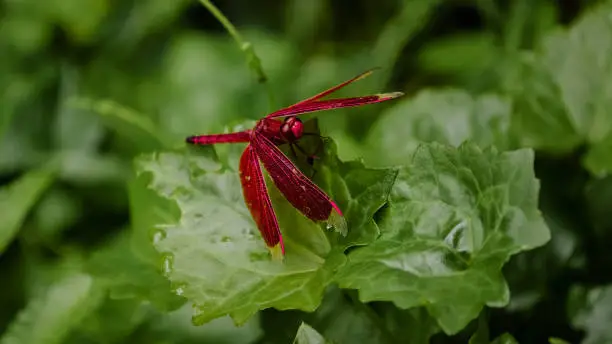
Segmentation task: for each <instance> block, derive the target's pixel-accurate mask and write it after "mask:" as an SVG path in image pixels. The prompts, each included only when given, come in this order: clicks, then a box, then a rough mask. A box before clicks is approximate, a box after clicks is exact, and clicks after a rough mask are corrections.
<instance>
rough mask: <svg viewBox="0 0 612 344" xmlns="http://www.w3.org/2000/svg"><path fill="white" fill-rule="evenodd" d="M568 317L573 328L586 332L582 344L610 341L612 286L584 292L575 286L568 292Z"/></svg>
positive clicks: (611, 332) (584, 290) (611, 336)
mask: <svg viewBox="0 0 612 344" xmlns="http://www.w3.org/2000/svg"><path fill="white" fill-rule="evenodd" d="M568 316H569V317H570V319H571V323H572V325H573V326H574V327H575V328H578V329H582V330H584V331H586V337H585V338H584V340H583V341H582V343H584V344H595V343H608V342H610V341H612V331H610V330H609V324H610V323H611V322H612V285H606V286H603V287H598V288H593V289H590V290H586V289H584V288H583V287H580V286H576V287H573V288H572V289H571V290H570V296H569V298H568Z"/></svg>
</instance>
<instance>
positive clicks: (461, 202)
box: [337, 143, 550, 334]
mask: <svg viewBox="0 0 612 344" xmlns="http://www.w3.org/2000/svg"><path fill="white" fill-rule="evenodd" d="M538 190H539V183H538V181H537V180H536V179H535V176H534V172H533V152H532V151H531V150H528V149H523V150H517V151H512V152H507V153H499V152H498V151H497V150H496V149H495V148H489V149H485V150H482V149H480V148H478V147H477V146H475V145H474V144H471V143H466V144H463V145H461V146H460V147H459V148H453V147H449V146H444V145H440V144H423V145H422V146H420V148H419V149H417V151H416V152H415V154H414V156H413V157H412V159H411V161H409V163H408V164H407V165H406V167H405V168H404V169H403V170H402V171H400V174H399V176H398V179H397V181H396V183H395V186H394V188H393V191H392V196H391V200H390V206H389V207H388V208H387V209H386V210H385V212H384V213H383V214H382V216H381V217H382V219H381V221H380V222H379V226H380V230H381V232H382V235H381V237H380V238H379V239H378V240H377V241H375V242H374V243H372V244H371V245H369V246H366V247H362V248H357V249H354V250H353V251H351V253H350V254H349V256H348V258H349V261H348V263H347V264H346V265H345V266H343V268H342V270H341V271H340V272H339V274H338V276H337V280H338V282H339V284H340V286H341V287H342V288H352V289H357V290H359V295H360V299H361V300H362V301H364V302H366V301H375V300H379V301H392V302H394V303H395V304H396V305H397V306H398V307H400V308H412V307H417V306H425V307H426V308H427V310H428V311H429V313H430V314H431V315H432V316H433V317H434V318H436V319H437V321H438V323H439V325H440V326H441V327H442V329H443V330H444V331H445V332H446V333H448V334H453V333H457V332H458V331H459V330H461V329H462V328H463V327H465V326H466V324H468V323H469V322H470V321H471V320H472V319H474V318H475V317H476V316H477V315H478V313H479V312H480V311H481V309H482V307H483V306H484V305H489V306H493V307H501V306H504V305H506V304H507V303H508V298H509V295H508V288H507V285H506V282H505V280H504V278H503V275H502V273H501V268H502V266H503V265H504V263H505V262H506V261H507V260H508V259H509V258H510V256H511V255H513V254H516V253H518V252H520V251H523V250H529V249H532V248H534V247H538V246H541V245H543V244H544V243H546V242H547V241H548V240H549V238H550V233H549V230H548V227H547V226H546V224H545V222H544V220H543V219H542V216H541V214H540V212H539V211H538V208H537V204H538V203H537V202H538Z"/></svg>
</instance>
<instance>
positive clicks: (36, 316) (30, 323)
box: [0, 274, 103, 344]
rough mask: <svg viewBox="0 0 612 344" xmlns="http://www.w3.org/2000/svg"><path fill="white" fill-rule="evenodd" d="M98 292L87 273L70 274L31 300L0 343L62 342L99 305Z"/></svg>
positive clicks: (51, 343)
mask: <svg viewBox="0 0 612 344" xmlns="http://www.w3.org/2000/svg"><path fill="white" fill-rule="evenodd" d="M102 295H103V293H101V289H99V288H98V287H97V286H96V284H95V283H94V279H93V278H92V277H91V276H88V275H85V274H70V275H68V276H66V277H64V278H63V279H61V280H59V281H58V282H56V283H54V284H52V285H50V286H49V288H48V289H47V290H46V291H45V292H44V293H42V294H40V295H38V296H35V297H34V298H33V299H31V300H30V301H29V302H28V304H27V306H26V307H25V308H24V309H23V310H22V311H21V312H20V313H19V314H18V316H17V318H15V320H14V321H13V323H11V325H10V326H9V328H8V329H7V331H6V333H5V334H4V335H3V336H2V338H0V343H1V344H19V343H24V344H25V343H27V344H37V343H40V344H54V343H62V342H63V340H64V339H65V337H66V336H67V335H68V333H69V332H70V331H71V330H72V329H74V328H76V327H77V326H78V325H79V323H80V322H81V320H82V319H83V318H84V317H85V316H87V315H88V314H89V313H91V312H92V311H93V310H94V309H95V308H96V307H97V306H98V305H99V303H100V301H101V300H102Z"/></svg>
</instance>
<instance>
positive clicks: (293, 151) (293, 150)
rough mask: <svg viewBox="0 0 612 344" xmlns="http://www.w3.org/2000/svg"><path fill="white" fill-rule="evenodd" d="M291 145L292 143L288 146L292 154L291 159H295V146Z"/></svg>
mask: <svg viewBox="0 0 612 344" xmlns="http://www.w3.org/2000/svg"><path fill="white" fill-rule="evenodd" d="M293 145H294V144H293V143H290V144H289V148H290V149H291V155H293V159H294V160H296V161H297V158H298V156H297V153H296V152H295V148H293Z"/></svg>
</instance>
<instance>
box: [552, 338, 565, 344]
mask: <svg viewBox="0 0 612 344" xmlns="http://www.w3.org/2000/svg"><path fill="white" fill-rule="evenodd" d="M548 342H549V343H550V344H570V342H568V341H565V340H563V339H561V338H555V337H550V338H548Z"/></svg>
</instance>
